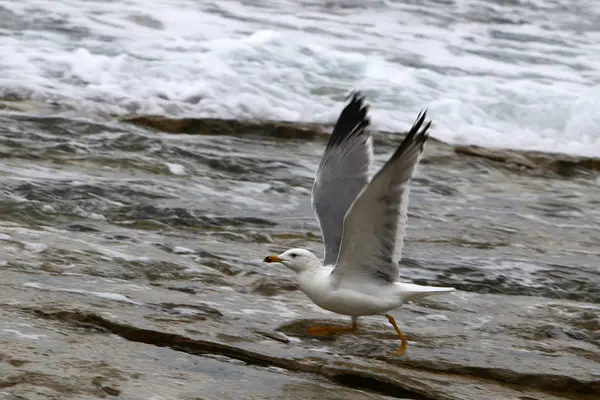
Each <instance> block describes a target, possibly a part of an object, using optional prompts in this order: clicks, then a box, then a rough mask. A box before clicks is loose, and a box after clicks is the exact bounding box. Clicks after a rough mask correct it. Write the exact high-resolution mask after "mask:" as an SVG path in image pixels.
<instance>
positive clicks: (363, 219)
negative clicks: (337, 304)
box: [332, 112, 431, 282]
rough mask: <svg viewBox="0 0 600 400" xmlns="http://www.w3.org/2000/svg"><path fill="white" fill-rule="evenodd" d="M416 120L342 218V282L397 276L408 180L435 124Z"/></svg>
mask: <svg viewBox="0 0 600 400" xmlns="http://www.w3.org/2000/svg"><path fill="white" fill-rule="evenodd" d="M425 116H426V112H422V113H421V114H419V116H418V117H417V120H416V121H415V123H414V124H413V126H412V128H411V130H410V132H409V133H408V135H407V136H406V138H404V140H403V141H402V144H400V146H399V147H398V149H397V150H396V151H395V152H394V154H393V155H392V157H391V158H390V159H389V160H388V161H387V162H386V163H385V164H384V166H383V167H382V168H381V169H380V170H379V172H377V174H375V176H374V177H373V179H372V180H371V182H370V183H369V184H368V185H367V186H366V187H365V188H364V189H363V190H362V192H361V193H360V194H359V195H358V197H357V199H356V201H355V202H354V204H352V207H351V208H350V210H349V211H348V214H347V215H346V218H345V219H344V231H343V237H342V243H341V246H340V252H339V257H338V259H337V263H336V267H335V269H334V270H333V272H332V276H333V277H335V278H337V279H339V280H345V279H348V280H352V281H357V280H364V279H381V280H384V281H387V282H393V281H395V280H396V279H398V277H399V271H398V264H397V262H398V261H400V260H399V259H395V258H396V257H400V255H401V250H402V246H403V240H402V238H403V236H404V230H405V227H406V219H407V210H408V196H409V192H410V181H411V179H412V176H413V173H414V171H415V168H416V167H417V164H418V163H419V159H420V158H421V154H422V152H423V145H424V144H425V141H426V140H427V137H428V135H427V130H428V129H429V127H430V126H431V121H430V122H428V123H426V124H424V125H423V123H424V121H425Z"/></svg>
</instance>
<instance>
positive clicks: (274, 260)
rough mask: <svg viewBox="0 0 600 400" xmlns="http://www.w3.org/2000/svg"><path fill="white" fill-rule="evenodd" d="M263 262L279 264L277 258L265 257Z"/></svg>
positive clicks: (279, 260)
mask: <svg viewBox="0 0 600 400" xmlns="http://www.w3.org/2000/svg"><path fill="white" fill-rule="evenodd" d="M263 262H266V263H272V262H281V258H279V257H277V256H267V257H265V259H264V260H263Z"/></svg>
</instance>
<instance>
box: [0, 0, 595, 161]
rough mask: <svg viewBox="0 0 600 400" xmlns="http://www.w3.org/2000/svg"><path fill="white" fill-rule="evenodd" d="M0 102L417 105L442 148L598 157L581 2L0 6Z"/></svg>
mask: <svg viewBox="0 0 600 400" xmlns="http://www.w3.org/2000/svg"><path fill="white" fill-rule="evenodd" d="M0 54H1V57H0V97H3V98H7V97H8V98H17V99H25V100H38V101H51V102H55V103H58V104H60V105H62V106H64V107H67V108H71V109H75V110H79V111H81V112H91V113H96V114H99V115H106V114H108V115H123V114H130V113H136V114H158V115H164V116H169V117H181V116H200V117H203V116H204V117H225V118H252V119H279V120H289V121H307V122H333V121H335V119H336V117H337V115H338V113H339V111H340V109H341V107H343V101H344V98H345V96H346V95H347V94H348V93H349V91H350V90H352V89H359V90H361V91H363V92H364V93H365V94H366V95H367V97H368V101H369V102H370V103H371V115H372V123H373V126H374V128H376V129H382V130H389V131H405V130H407V128H409V127H410V124H411V123H412V122H413V120H414V118H415V117H416V115H417V113H418V112H419V111H420V110H421V109H425V108H427V109H428V110H429V116H430V117H431V118H432V119H433V120H434V126H433V129H432V132H431V134H432V136H434V137H436V138H438V139H441V140H443V141H446V142H449V143H453V144H476V145H481V146H486V147H505V148H515V149H534V150H541V151H548V152H565V153H570V154H579V155H587V156H600V113H599V112H598V110H599V106H600V85H599V84H600V2H597V1H595V0H506V1H502V0H408V1H399V0H387V1H385V0H372V1H357V0H337V1H336V0H329V1H327V0H294V1H292V0H260V1H259V0H255V1H253V0H244V1H202V0H174V1H168V2H167V1H159V0H119V1H112V0H108V1H107V0H103V1H95V0H61V1H47V0H28V1H17V0H0Z"/></svg>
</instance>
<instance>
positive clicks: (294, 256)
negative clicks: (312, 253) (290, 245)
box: [290, 253, 298, 258]
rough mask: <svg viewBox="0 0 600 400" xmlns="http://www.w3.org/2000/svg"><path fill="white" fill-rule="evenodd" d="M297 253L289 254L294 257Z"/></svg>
mask: <svg viewBox="0 0 600 400" xmlns="http://www.w3.org/2000/svg"><path fill="white" fill-rule="evenodd" d="M297 255H298V254H296V253H292V254H290V256H292V258H296V256H297Z"/></svg>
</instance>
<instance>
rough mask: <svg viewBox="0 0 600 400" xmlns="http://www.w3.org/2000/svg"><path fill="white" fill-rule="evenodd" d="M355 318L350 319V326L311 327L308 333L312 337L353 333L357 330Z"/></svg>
mask: <svg viewBox="0 0 600 400" xmlns="http://www.w3.org/2000/svg"><path fill="white" fill-rule="evenodd" d="M356 320H357V318H352V326H311V327H310V328H308V332H309V333H312V334H313V335H329V334H330V333H343V332H354V331H355V330H357V329H358V324H357V323H356Z"/></svg>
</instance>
